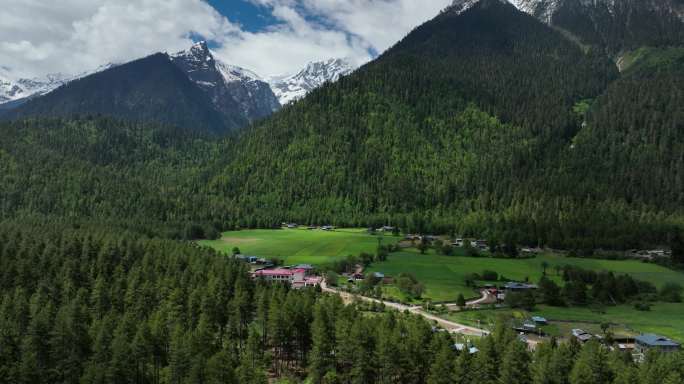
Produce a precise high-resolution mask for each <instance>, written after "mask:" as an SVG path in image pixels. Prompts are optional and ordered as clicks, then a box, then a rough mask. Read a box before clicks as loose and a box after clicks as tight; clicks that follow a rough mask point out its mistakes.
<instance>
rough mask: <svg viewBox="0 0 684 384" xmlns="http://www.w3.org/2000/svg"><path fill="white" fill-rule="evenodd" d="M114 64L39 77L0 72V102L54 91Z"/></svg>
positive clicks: (14, 100) (15, 100)
mask: <svg viewBox="0 0 684 384" xmlns="http://www.w3.org/2000/svg"><path fill="white" fill-rule="evenodd" d="M114 66H116V64H112V63H109V64H105V65H101V66H99V67H97V68H96V69H94V70H92V71H86V72H82V73H79V74H77V75H68V74H64V73H50V74H47V75H45V76H41V77H34V78H30V79H29V78H18V79H13V78H12V76H11V75H9V74H8V73H6V71H3V72H0V104H4V103H10V102H18V101H20V100H22V99H29V98H32V97H38V96H42V95H45V94H47V93H50V92H52V91H54V90H55V89H57V88H59V87H61V86H62V85H64V84H67V83H69V82H70V81H73V80H76V79H80V78H82V77H86V76H88V75H91V74H93V73H97V72H102V71H105V70H107V69H109V68H112V67H114Z"/></svg>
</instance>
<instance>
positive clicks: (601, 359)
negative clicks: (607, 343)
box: [570, 341, 613, 384]
mask: <svg viewBox="0 0 684 384" xmlns="http://www.w3.org/2000/svg"><path fill="white" fill-rule="evenodd" d="M612 380H613V372H612V371H611V369H610V367H609V366H608V353H607V352H606V350H605V348H604V347H603V346H602V345H601V344H599V343H597V342H595V341H590V342H588V343H587V344H585V345H584V348H582V351H581V352H580V353H579V356H578V357H577V361H576V363H575V366H574V367H573V369H572V371H571V373H570V384H603V383H610V382H611V381H612Z"/></svg>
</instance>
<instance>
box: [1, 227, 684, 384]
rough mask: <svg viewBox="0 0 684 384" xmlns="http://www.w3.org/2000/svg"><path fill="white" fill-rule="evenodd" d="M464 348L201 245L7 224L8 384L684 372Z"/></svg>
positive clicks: (513, 380)
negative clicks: (276, 281) (273, 281)
mask: <svg viewBox="0 0 684 384" xmlns="http://www.w3.org/2000/svg"><path fill="white" fill-rule="evenodd" d="M502 324H503V323H502ZM455 342H456V340H454V339H453V338H452V336H450V335H449V334H447V333H445V332H435V330H434V329H433V328H432V327H431V326H430V324H429V323H428V322H426V321H425V320H423V319H422V318H419V317H417V316H414V315H409V314H401V313H398V312H394V311H385V310H384V309H383V308H381V307H378V306H370V307H369V306H368V305H363V304H361V303H357V304H353V305H349V306H345V305H344V304H343V303H342V301H341V299H340V298H339V297H337V296H330V295H325V294H321V293H319V292H316V291H314V290H302V291H292V290H289V289H288V288H287V287H285V286H279V285H263V284H261V283H259V282H254V281H252V280H251V279H250V278H249V276H248V274H247V271H246V268H245V266H244V264H242V263H240V262H236V261H233V260H231V259H230V258H228V257H226V256H224V255H219V254H216V253H215V252H214V251H211V250H209V249H205V248H197V247H194V246H192V245H191V244H186V243H179V242H174V241H170V240H159V239H151V238H148V237H144V236H140V235H138V234H135V233H133V232H126V231H118V230H112V229H111V228H109V227H97V226H89V227H88V229H82V228H78V227H77V226H55V225H52V226H43V225H40V224H36V223H35V222H30V221H27V222H15V223H12V224H11V225H10V224H8V223H6V224H1V225H0V378H1V379H0V381H1V382H3V383H26V384H29V383H30V384H40V383H81V384H86V383H112V384H114V383H116V384H124V383H136V384H138V383H174V384H180V383H188V384H190V383H212V384H213V383H216V384H218V383H222V384H230V383H240V384H252V383H259V384H261V383H264V384H265V383H267V382H268V379H269V377H282V378H286V380H288V381H290V382H299V381H300V380H301V379H303V378H307V377H308V378H309V379H310V382H311V383H317V384H318V383H326V384H335V383H340V384H342V383H402V384H412V383H416V384H421V383H427V384H442V383H444V384H456V383H459V384H460V383H468V384H494V383H507V384H518V383H519V384H523V383H534V384H546V383H553V384H556V383H558V384H564V383H568V384H613V383H614V384H627V383H629V384H632V383H634V384H652V383H653V384H656V383H658V384H675V383H677V384H678V383H681V379H682V377H683V375H684V366H683V365H682V361H683V360H682V358H681V356H680V355H677V354H670V355H665V354H664V355H657V354H654V355H648V356H647V358H646V361H645V363H643V364H639V365H635V364H634V363H633V362H632V360H631V357H630V356H629V355H622V354H621V353H618V352H615V353H611V352H608V350H607V349H606V348H604V347H601V346H600V345H599V344H597V343H596V344H595V343H589V344H587V345H585V346H584V347H581V346H580V345H579V344H577V343H576V342H570V343H565V344H562V345H556V344H555V343H549V344H543V345H541V346H539V347H538V349H537V351H536V352H535V353H534V354H533V353H531V352H529V351H528V350H527V348H526V345H525V344H524V343H522V342H520V341H519V340H518V338H517V336H516V335H515V334H514V333H512V332H511V331H510V330H507V327H504V326H503V325H500V326H498V328H497V329H496V330H495V332H494V333H493V336H490V337H486V338H483V339H482V340H479V341H476V346H477V348H478V349H479V352H478V353H476V354H474V355H471V354H469V353H468V352H467V351H463V352H459V351H458V350H457V349H456V348H454V347H453V346H454V343H455ZM287 378H289V379H287ZM288 381H286V382H288Z"/></svg>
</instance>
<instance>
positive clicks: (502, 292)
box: [484, 281, 539, 302]
mask: <svg viewBox="0 0 684 384" xmlns="http://www.w3.org/2000/svg"><path fill="white" fill-rule="evenodd" d="M484 289H485V290H486V291H487V292H489V293H490V294H491V295H492V296H495V297H496V299H497V301H499V302H501V301H504V299H506V293H509V292H525V291H534V290H537V289H539V287H538V286H537V284H530V283H520V282H517V281H509V282H507V283H506V284H504V285H502V286H500V287H497V286H495V285H492V284H486V285H485V286H484Z"/></svg>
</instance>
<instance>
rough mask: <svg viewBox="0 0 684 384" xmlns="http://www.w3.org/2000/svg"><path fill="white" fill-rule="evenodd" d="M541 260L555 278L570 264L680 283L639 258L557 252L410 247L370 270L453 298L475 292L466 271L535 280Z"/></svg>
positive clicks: (682, 278) (429, 294)
mask: <svg viewBox="0 0 684 384" xmlns="http://www.w3.org/2000/svg"><path fill="white" fill-rule="evenodd" d="M544 261H545V262H547V263H548V264H549V268H548V269H547V274H548V276H549V277H551V278H553V279H557V280H559V277H557V276H556V272H555V270H554V266H556V265H559V266H563V265H566V264H571V265H576V266H580V267H582V268H586V269H591V270H596V271H602V270H606V271H613V272H616V273H626V274H630V275H632V276H634V277H635V278H637V279H639V280H644V281H649V282H651V283H653V284H655V285H656V286H657V287H660V286H662V285H663V284H665V283H667V282H677V283H679V284H681V285H684V273H681V272H677V271H673V270H670V269H667V268H664V267H661V266H658V265H655V264H649V263H643V262H640V261H631V260H629V261H615V260H597V259H579V258H567V257H564V256H559V255H539V256H537V257H536V258H532V259H519V260H511V259H491V258H484V257H475V258H473V257H462V256H440V255H436V254H435V253H434V251H430V252H428V253H427V254H425V255H421V254H420V253H419V252H418V251H417V250H416V249H414V248H410V249H407V250H405V251H403V252H398V253H393V254H391V255H390V256H389V259H388V261H386V262H384V263H376V264H374V265H373V266H372V267H371V268H370V270H371V271H378V272H383V273H385V274H387V275H391V276H396V275H397V274H399V273H401V272H411V273H413V274H414V275H415V276H416V278H417V279H418V281H420V282H422V283H423V284H424V285H425V288H426V291H425V294H424V297H426V298H429V299H431V300H433V301H454V300H455V299H456V297H458V294H459V293H462V294H463V295H464V296H466V297H473V296H477V295H478V294H477V293H476V292H474V291H473V290H472V289H471V288H468V287H466V286H465V277H466V275H468V274H471V273H482V271H483V270H492V271H496V272H498V273H499V275H503V276H505V277H506V278H507V279H509V280H517V281H522V280H525V279H526V278H529V280H530V281H533V282H537V281H538V280H539V278H540V277H541V276H542V266H541V265H542V262H544Z"/></svg>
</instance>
